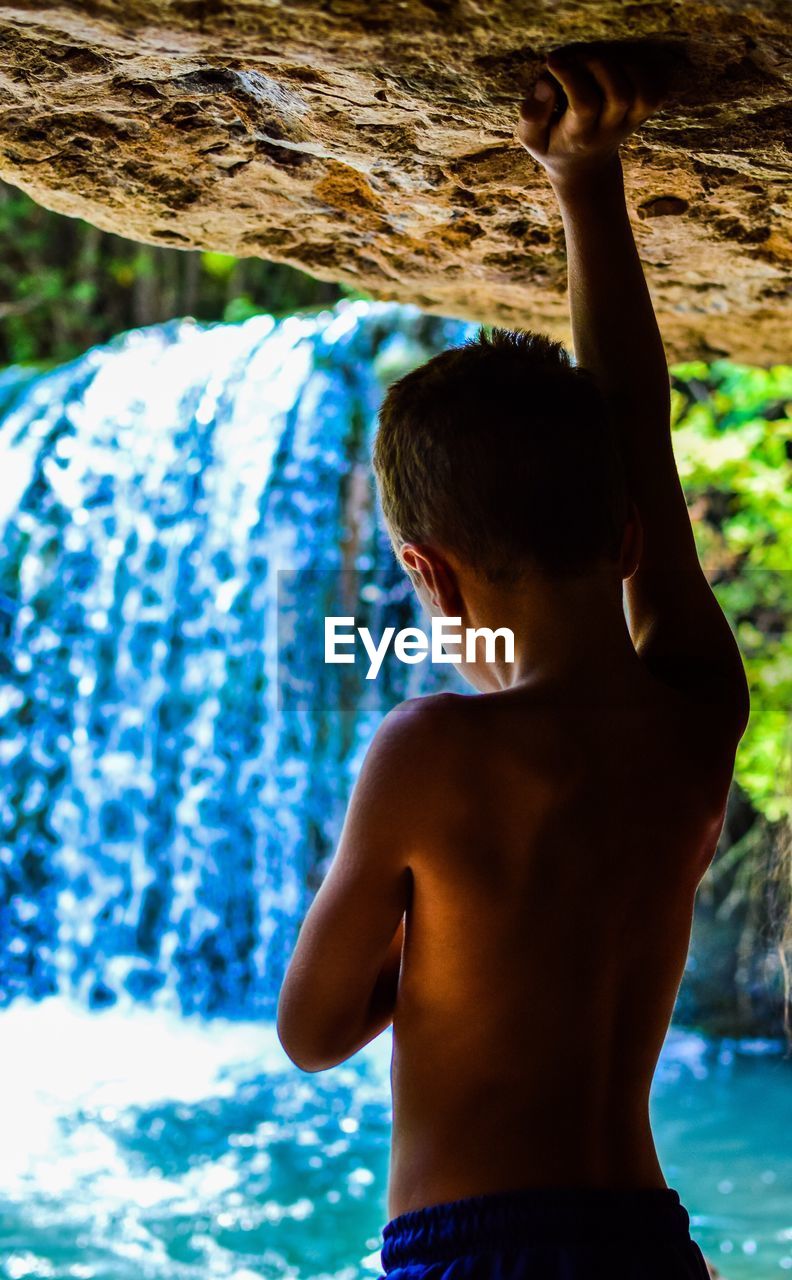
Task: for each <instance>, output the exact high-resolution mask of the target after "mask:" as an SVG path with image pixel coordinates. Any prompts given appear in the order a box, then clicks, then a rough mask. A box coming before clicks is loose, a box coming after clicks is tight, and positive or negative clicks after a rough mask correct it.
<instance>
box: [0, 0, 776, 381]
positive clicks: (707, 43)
mask: <svg viewBox="0 0 792 1280" xmlns="http://www.w3.org/2000/svg"><path fill="white" fill-rule="evenodd" d="M789 31H790V27H789V7H788V5H787V4H785V3H782V0H762V2H761V3H759V4H756V5H753V6H751V7H750V8H749V9H746V8H745V6H740V5H734V4H733V3H731V0H714V3H704V2H703V0H690V2H689V3H685V4H676V5H656V4H651V5H638V4H630V5H621V4H616V3H612V2H609V3H599V4H594V5H592V4H585V5H584V4H568V5H564V6H559V5H557V4H554V3H551V0H530V2H526V3H523V4H520V5H519V6H515V5H514V4H513V3H512V2H511V0H482V2H481V3H469V2H468V0H403V2H402V3H399V4H391V5H372V4H371V3H369V0H348V2H347V3H344V4H327V3H324V2H322V3H319V0H306V2H305V3H300V4H293V3H288V2H285V0H284V2H282V3H279V2H278V0H274V2H273V0H248V3H245V4H233V5H232V4H230V3H229V2H228V0H216V2H213V3H200V4H185V5H172V4H163V3H161V2H158V0H154V3H152V4H148V5H140V4H133V3H131V2H130V0H125V2H119V0H107V2H106V3H103V4H102V5H101V6H99V7H97V6H86V5H85V4H83V3H77V0H64V3H62V4H59V5H58V6H56V7H53V6H43V5H41V6H38V7H37V6H36V5H35V4H33V5H29V4H26V5H24V6H21V7H16V8H5V9H3V10H2V14H0V33H2V41H3V74H2V89H1V90H0V175H1V176H3V177H4V178H6V179H8V180H9V181H11V182H13V183H16V184H17V185H18V186H20V187H22V188H23V189H24V190H25V191H27V192H28V193H29V194H31V195H32V196H33V197H34V198H35V199H37V200H39V201H40V202H41V203H42V204H44V205H46V206H48V207H49V208H53V209H57V210H60V211H61V212H64V213H68V214H74V215H78V216H80V217H83V218H87V219H88V220H89V221H91V222H95V223H96V224H97V225H98V226H100V227H104V228H106V229H108V230H112V231H116V232H120V233H121V234H122V235H125V236H130V237H132V238H135V239H139V240H144V241H148V242H151V243H158V244H165V245H172V246H176V247H181V248H189V247H194V246H200V247H203V248H212V249H215V250H223V251H227V252H230V253H233V254H239V255H254V256H261V257H263V258H268V259H274V260H277V261H283V262H289V263H292V264H294V265H295V266H299V267H302V268H304V269H305V270H307V271H309V272H311V273H313V274H314V275H316V276H318V277H320V278H322V279H330V280H340V281H346V282H347V283H350V284H352V285H355V286H358V287H361V288H363V289H365V290H367V291H369V292H370V293H372V294H373V295H374V296H376V297H379V298H385V299H397V300H401V301H408V302H414V303H416V304H418V305H419V306H421V307H423V308H424V309H429V310H435V311H438V312H440V313H441V314H444V315H456V316H461V317H468V318H474V319H483V320H493V321H494V320H497V321H500V322H502V323H507V324H510V325H522V326H528V327H534V328H545V329H548V330H550V331H552V332H553V333H557V334H559V335H561V336H565V335H566V317H565V307H564V298H563V290H564V265H563V253H562V236H561V228H560V223H559V219H558V216H557V213H556V210H555V207H554V203H553V200H552V197H551V195H550V192H549V191H548V188H547V185H546V183H545V181H544V180H543V178H542V177H541V176H540V174H539V173H538V171H537V169H536V167H535V166H534V164H533V162H532V161H531V160H530V159H529V158H528V157H527V155H526V154H525V153H524V152H523V151H522V150H521V148H520V147H519V145H518V144H517V143H516V142H515V140H514V137H513V128H514V120H515V115H516V111H517V106H518V102H519V99H520V96H521V94H522V93H523V91H524V90H525V89H526V88H527V86H528V85H529V84H531V82H532V80H533V78H534V77H535V76H536V73H537V71H538V70H539V68H540V66H541V64H542V59H543V56H544V54H545V53H546V52H547V51H548V50H549V49H550V48H552V47H554V46H557V45H560V44H565V43H568V42H570V41H574V40H583V41H588V40H593V39H597V40H601V39H607V40H613V39H628V40H631V41H632V40H637V41H640V42H642V43H643V42H647V41H649V42H652V43H653V47H654V42H659V46H660V53H661V58H662V62H663V65H664V67H665V68H666V74H667V77H668V80H669V83H670V86H671V100H670V102H669V104H668V106H667V107H666V109H665V110H664V111H663V112H662V114H661V115H659V116H658V117H657V118H656V119H654V120H652V121H651V122H649V123H648V124H647V125H645V127H644V128H643V129H642V131H641V134H640V136H639V137H638V138H637V139H635V140H633V141H632V142H631V143H630V144H629V145H628V146H627V148H626V154H627V173H628V188H629V196H630V201H631V206H632V208H633V209H634V210H635V225H636V230H637V237H638V244H639V248H640V252H641V255H642V257H643V260H644V263H645V266H646V269H647V273H648V276H649V280H650V283H651V287H652V291H653V294H654V297H655V300H656V303H657V307H658V311H659V313H660V320H661V324H662V328H663V333H664V335H665V337H666V340H667V345H668V349H669V353H670V354H671V355H672V356H674V357H677V358H689V357H692V356H697V355H704V356H706V355H715V354H728V355H731V356H732V357H733V358H736V359H742V360H750V361H754V362H760V363H763V362H766V361H770V360H779V359H781V360H783V359H788V356H789V350H788V334H789V316H790V303H789V281H790V229H789V228H790V222H789V204H788V193H789V178H790V169H791V168H792V166H791V165H790V160H789V152H788V150H787V149H786V141H787V139H788V134H789V117H788V105H787V104H788V100H789V84H790V68H791V67H792V59H791V58H790V34H789Z"/></svg>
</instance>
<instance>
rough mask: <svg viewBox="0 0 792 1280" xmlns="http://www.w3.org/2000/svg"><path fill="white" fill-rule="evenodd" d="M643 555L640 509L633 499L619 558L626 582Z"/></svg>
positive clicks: (622, 574)
mask: <svg viewBox="0 0 792 1280" xmlns="http://www.w3.org/2000/svg"><path fill="white" fill-rule="evenodd" d="M642 554H643V524H642V523H641V517H640V515H639V513H638V508H637V507H636V505H635V503H634V502H633V500H632V499H630V508H629V512H628V515H627V520H626V522H625V525H624V533H623V534H622V545H621V554H620V557H619V562H620V567H621V576H622V579H623V580H624V581H625V582H626V580H627V579H628V578H631V577H632V576H633V574H634V573H635V570H636V569H637V568H638V565H639V564H640V563H641V555H642Z"/></svg>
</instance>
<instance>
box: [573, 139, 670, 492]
mask: <svg viewBox="0 0 792 1280" xmlns="http://www.w3.org/2000/svg"><path fill="white" fill-rule="evenodd" d="M551 185H552V186H553V190H554V191H555V194H556V197H557V199H558V203H559V207H560V210H561V216H562V218H563V223H564V232H565V236H566V243H567V254H568V275H569V305H570V312H571V319H572V333H573V340H574V348H575V355H576V358H577V360H578V363H579V364H581V365H583V366H584V367H585V368H587V369H590V370H591V372H592V373H593V374H594V375H595V376H596V378H597V380H598V382H599V384H600V386H601V387H602V389H603V391H604V393H605V395H606V396H607V398H608V401H609V403H610V406H611V409H612V411H613V413H614V417H615V419H616V425H617V428H618V430H619V432H620V435H621V437H622V445H623V449H624V455H625V461H626V463H627V467H628V472H630V471H631V470H632V468H631V466H630V463H631V449H630V438H631V436H633V435H635V436H637V434H638V433H640V437H641V456H642V458H643V459H644V460H645V459H646V452H647V445H648V444H650V442H651V439H652V438H654V439H655V440H656V441H657V442H658V444H661V445H662V446H663V447H664V448H665V447H667V446H668V444H669V442H670V426H669V417H670V393H669V379H668V367H667V363H666V356H665V352H664V350H663V343H662V339H661V337H660V331H659V329H658V326H657V321H656V319H655V315H654V309H653V307H652V302H651V299H650V296H649V290H648V288H647V285H646V280H645V278H644V273H643V269H642V267H641V262H640V259H639V257H638V251H637V249H636V246H635V240H634V238H633V233H632V228H631V226H630V219H629V216H628V212H627V205H626V200H625V194H624V181H623V176H622V168H621V162H620V160H619V157H618V155H617V156H615V157H614V158H613V160H611V161H609V162H608V163H607V164H606V165H603V166H602V167H601V168H599V169H596V170H594V171H592V172H590V173H586V174H575V175H572V176H569V177H567V178H564V179H556V180H553V179H551ZM634 478H635V477H634V476H633V477H631V479H634ZM634 496H636V495H634Z"/></svg>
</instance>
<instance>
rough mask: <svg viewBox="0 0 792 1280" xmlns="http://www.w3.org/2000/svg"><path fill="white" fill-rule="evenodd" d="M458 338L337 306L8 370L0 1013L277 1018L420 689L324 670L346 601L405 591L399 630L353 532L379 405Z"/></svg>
mask: <svg viewBox="0 0 792 1280" xmlns="http://www.w3.org/2000/svg"><path fill="white" fill-rule="evenodd" d="M472 331H473V327H472V326H466V325H464V324H462V323H460V322H455V321H445V320H439V319H430V318H427V317H424V316H422V315H421V314H420V313H419V312H418V311H416V310H415V309H413V308H399V307H395V306H387V305H374V304H367V303H360V302H358V303H348V304H341V305H340V306H339V307H338V308H337V309H336V310H335V311H333V312H330V311H328V312H324V313H322V314H321V315H319V316H317V317H310V318H308V317H306V318H298V317H292V318H289V319H287V320H284V321H282V322H280V323H275V322H274V321H273V320H272V319H271V318H270V317H260V318H256V319H253V320H250V321H248V322H247V323H245V324H241V325H236V326H228V325H225V326H223V325H216V326H210V327H201V326H198V325H196V324H195V323H193V322H190V321H184V322H178V323H172V324H170V325H166V326H164V327H162V328H155V329H150V330H143V331H138V332H133V333H130V334H128V335H126V336H124V337H123V338H121V339H119V340H117V341H116V342H114V343H111V344H110V345H109V346H107V347H103V348H99V349H96V350H93V351H91V352H89V353H88V354H87V355H85V356H84V357H82V358H81V359H79V360H77V361H75V362H74V363H73V364H71V365H69V366H67V367H65V368H62V369H59V370H57V371H55V372H53V373H50V374H46V375H44V376H40V377H37V378H31V376H30V375H29V374H27V373H25V374H21V373H19V371H14V370H11V371H9V372H8V373H7V374H6V375H5V376H4V378H3V380H2V381H1V382H0V412H2V413H3V415H4V421H3V423H2V427H0V466H1V467H2V472H1V474H2V491H1V496H0V538H2V547H1V549H0V593H1V594H0V636H1V637H2V641H1V642H0V663H1V664H2V665H1V666H0V762H1V763H2V774H0V827H1V829H2V836H1V839H2V844H0V859H1V860H2V861H1V863H0V865H1V866H2V877H3V886H2V896H1V898H0V1000H1V1001H2V1002H3V1003H9V1002H10V1001H11V1000H12V999H13V998H14V997H15V996H17V995H19V994H23V993H24V994H26V995H30V996H33V997H34V998H37V997H39V996H41V995H44V994H47V993H49V992H53V991H62V992H69V993H71V994H74V995H77V996H78V998H80V999H82V1000H84V1001H86V1002H87V1003H89V1004H90V1005H92V1006H94V1007H98V1006H102V1005H107V1004H112V1003H114V1002H115V1001H116V1000H117V999H118V998H119V996H123V997H124V998H125V999H129V998H134V999H138V1000H151V1001H153V1002H155V1003H159V1002H163V1001H164V1002H170V1003H177V1004H178V1006H179V1007H180V1008H181V1009H182V1010H183V1011H186V1012H190V1011H200V1012H202V1013H214V1012H223V1013H225V1014H233V1015H234V1016H238V1015H243V1014H249V1013H251V1012H253V1011H255V1012H256V1013H271V1012H272V1011H273V1008H274V1000H275V997H276V995H277V990H278V987H279V985H280V980H281V977H282V973H283V967H284V963H285V959H286V956H287V953H288V951H289V949H290V947H291V944H292V943H293V941H294V937H295V936H296V928H297V925H298V922H299V920H300V919H301V917H302V914H303V912H304V909H305V907H306V905H307V898H308V896H309V895H310V893H311V892H312V890H313V889H314V888H315V887H316V885H317V884H318V869H319V866H320V864H321V862H322V859H323V858H325V857H326V856H327V855H328V854H330V853H331V852H332V847H333V844H334V840H335V837H336V836H337V833H338V829H339V826H340V822H341V819H342V817H343V809H344V803H345V799H346V796H347V793H348V790H349V786H350V782H351V774H352V771H353V770H354V768H355V767H356V765H357V762H358V759H359V755H360V752H361V750H362V749H363V748H364V747H365V745H366V742H367V741H368V739H369V737H370V735H371V732H372V731H373V728H374V727H375V724H376V721H377V720H378V719H379V718H380V717H381V715H382V713H383V711H384V710H385V709H386V708H387V706H388V705H390V703H392V702H393V701H394V700H395V699H396V698H397V697H401V696H404V695H405V690H406V688H407V686H406V683H405V682H406V681H407V680H408V679H415V678H416V676H415V672H416V669H415V668H402V674H399V673H398V672H396V673H395V674H394V675H393V676H388V675H387V674H386V676H385V678H383V679H382V680H380V681H377V682H376V688H375V689H371V688H368V687H366V686H365V682H357V683H356V682H355V681H354V680H353V681H352V683H351V684H350V681H349V678H348V677H347V676H346V673H347V671H348V669H347V668H339V667H326V666H324V664H323V662H322V655H321V646H322V644H323V615H324V613H325V612H336V613H337V612H344V611H345V610H343V609H341V608H340V607H336V604H334V601H335V602H336V603H337V601H338V598H339V593H340V594H341V595H342V596H343V595H344V593H346V603H347V604H348V603H349V591H350V589H351V591H352V598H353V600H354V602H355V609H356V610H357V611H358V612H359V611H360V610H361V609H362V610H363V611H365V610H366V609H368V610H369V612H371V610H372V609H373V610H374V612H376V610H377V608H378V607H379V608H381V607H382V601H383V599H384V598H386V596H387V593H388V591H389V592H390V597H389V598H391V599H393V597H394V596H398V595H399V593H400V592H401V594H402V596H403V597H404V598H403V602H402V607H403V609H404V611H405V617H406V619H409V613H410V609H411V604H410V602H409V600H408V599H407V596H406V594H405V591H404V586H405V584H404V583H403V579H402V575H401V574H400V573H399V572H398V571H397V570H396V567H395V565H394V564H393V559H392V556H391V555H390V553H389V551H388V549H387V545H386V542H385V540H384V537H383V534H382V532H381V531H380V530H379V529H378V527H377V524H376V522H375V520H374V519H373V504H372V492H373V491H372V487H371V482H370V477H369V468H368V451H369V444H370V434H371V429H372V426H373V424H374V421H375V415H376V409H377V405H378V403H379V400H380V398H381V395H382V392H383V386H384V382H385V380H386V379H387V378H388V377H389V376H391V375H393V374H394V373H396V372H399V371H401V370H403V369H405V368H407V367H409V366H410V365H411V364H412V363H415V362H417V361H418V360H420V359H423V358H425V357H426V356H428V355H430V354H431V353H432V351H433V350H436V349H439V348H440V347H442V346H447V345H449V344H454V343H458V342H459V341H461V340H463V339H464V337H466V336H468V334H469V333H471V332H472ZM345 570H346V571H351V572H352V574H353V577H352V579H351V588H350V585H349V574H348V573H347V574H345V573H344V571H345ZM345 581H346V582H347V586H346V587H344V586H343V583H344V582H345ZM376 582H379V584H380V585H379V587H378V588H376ZM383 582H384V584H385V587H384V588H383ZM377 601H378V602H379V604H377ZM346 611H347V612H348V610H346ZM339 671H343V672H344V673H345V681H341V680H340V679H339ZM410 673H413V674H410ZM411 687H412V686H411ZM341 690H344V691H345V692H344V695H343V696H341V693H340V691H341Z"/></svg>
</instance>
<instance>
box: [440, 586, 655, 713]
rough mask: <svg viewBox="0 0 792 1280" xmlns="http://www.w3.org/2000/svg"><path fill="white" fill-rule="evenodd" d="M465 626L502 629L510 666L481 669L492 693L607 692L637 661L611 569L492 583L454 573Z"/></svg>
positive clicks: (497, 665) (502, 664)
mask: <svg viewBox="0 0 792 1280" xmlns="http://www.w3.org/2000/svg"><path fill="white" fill-rule="evenodd" d="M458 584H459V587H460V590H461V593H462V597H463V601H464V606H465V614H466V616H464V617H463V625H464V626H466V627H491V628H493V629H496V628H498V627H508V628H510V630H511V631H513V633H514V662H513V663H505V662H501V661H499V662H498V663H497V664H488V665H487V677H488V680H487V683H488V685H490V687H491V688H493V689H508V688H516V687H518V686H523V685H532V686H535V685H538V684H541V685H543V686H544V685H559V686H563V687H564V688H566V689H569V690H571V689H573V688H580V687H583V686H586V687H590V686H591V685H592V684H593V683H594V682H596V683H597V685H598V686H599V687H600V688H603V689H604V688H606V687H607V686H608V685H609V684H611V683H612V682H618V681H619V680H620V679H623V678H624V675H625V672H626V671H627V670H629V668H631V667H633V666H634V665H636V664H637V663H638V659H637V655H636V653H635V648H634V646H633V643H632V640H631V638H630V632H629V629H628V626H627V619H626V618H625V615H624V608H623V604H622V583H621V579H620V578H619V577H618V576H617V575H616V574H615V573H614V571H613V570H612V569H607V570H602V571H600V570H596V571H594V572H592V573H590V574H587V575H585V576H582V577H579V578H574V579H548V578H540V577H539V576H531V577H528V578H526V579H525V580H522V581H520V582H519V583H518V584H514V585H512V584H509V585H508V586H505V587H504V586H500V585H494V584H492V583H489V582H486V581H484V580H482V579H481V578H480V577H478V576H476V577H474V576H473V575H470V576H469V577H468V576H467V575H463V577H462V580H460V579H459V576H458Z"/></svg>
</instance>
